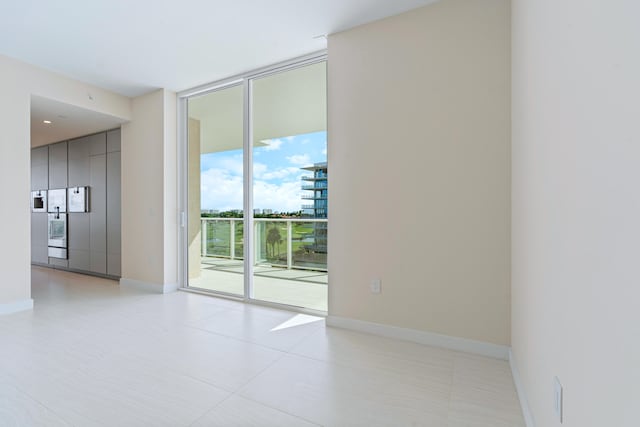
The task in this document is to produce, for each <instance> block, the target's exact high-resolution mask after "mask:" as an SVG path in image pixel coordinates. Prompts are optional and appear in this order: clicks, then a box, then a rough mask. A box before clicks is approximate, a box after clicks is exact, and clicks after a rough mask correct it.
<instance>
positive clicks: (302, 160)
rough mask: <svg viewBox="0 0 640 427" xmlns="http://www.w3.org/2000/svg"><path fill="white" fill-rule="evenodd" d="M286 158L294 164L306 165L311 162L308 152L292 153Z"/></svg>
mask: <svg viewBox="0 0 640 427" xmlns="http://www.w3.org/2000/svg"><path fill="white" fill-rule="evenodd" d="M287 160H289V162H291V163H292V164H294V165H300V166H307V165H309V164H311V158H310V157H309V155H308V154H294V155H293V156H288V157H287Z"/></svg>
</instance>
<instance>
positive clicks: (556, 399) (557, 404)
mask: <svg viewBox="0 0 640 427" xmlns="http://www.w3.org/2000/svg"><path fill="white" fill-rule="evenodd" d="M562 403H563V402H562V384H560V380H559V379H558V377H553V409H554V410H555V413H556V416H557V417H558V421H560V424H562Z"/></svg>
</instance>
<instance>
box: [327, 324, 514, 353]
mask: <svg viewBox="0 0 640 427" xmlns="http://www.w3.org/2000/svg"><path fill="white" fill-rule="evenodd" d="M327 325H328V326H333V327H336V328H343V329H350V330H353V331H358V332H365V333H368V334H372V335H380V336H383V337H387V338H395V339H400V340H404V341H412V342H415V343H418V344H425V345H431V346H435V347H443V348H447V349H450V350H456V351H463V352H465V353H473V354H478V355H481V356H488V357H493V358H495V359H502V360H508V358H509V347H507V346H504V345H498V344H491V343H487V342H482V341H474V340H470V339H466V338H459V337H452V336H448V335H441V334H436V333H433V332H425V331H419V330H416V329H408V328H400V327H398V326H390V325H383V324H380V323H373V322H365V321H363V320H356V319H348V318H345V317H336V316H328V317H327Z"/></svg>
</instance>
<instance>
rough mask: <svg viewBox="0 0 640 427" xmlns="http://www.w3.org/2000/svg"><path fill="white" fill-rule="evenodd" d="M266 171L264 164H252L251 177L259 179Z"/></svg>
mask: <svg viewBox="0 0 640 427" xmlns="http://www.w3.org/2000/svg"><path fill="white" fill-rule="evenodd" d="M267 169H268V168H267V165H265V164H264V163H258V162H253V177H254V178H260V177H261V176H262V175H263V174H264V173H265V172H266V171H267Z"/></svg>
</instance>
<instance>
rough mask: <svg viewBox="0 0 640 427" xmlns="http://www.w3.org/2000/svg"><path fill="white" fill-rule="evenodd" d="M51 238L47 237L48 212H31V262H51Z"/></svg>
mask: <svg viewBox="0 0 640 427" xmlns="http://www.w3.org/2000/svg"><path fill="white" fill-rule="evenodd" d="M48 249H49V240H48V238H47V213H46V212H31V262H33V263H36V264H47V263H48V262H49V251H48Z"/></svg>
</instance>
